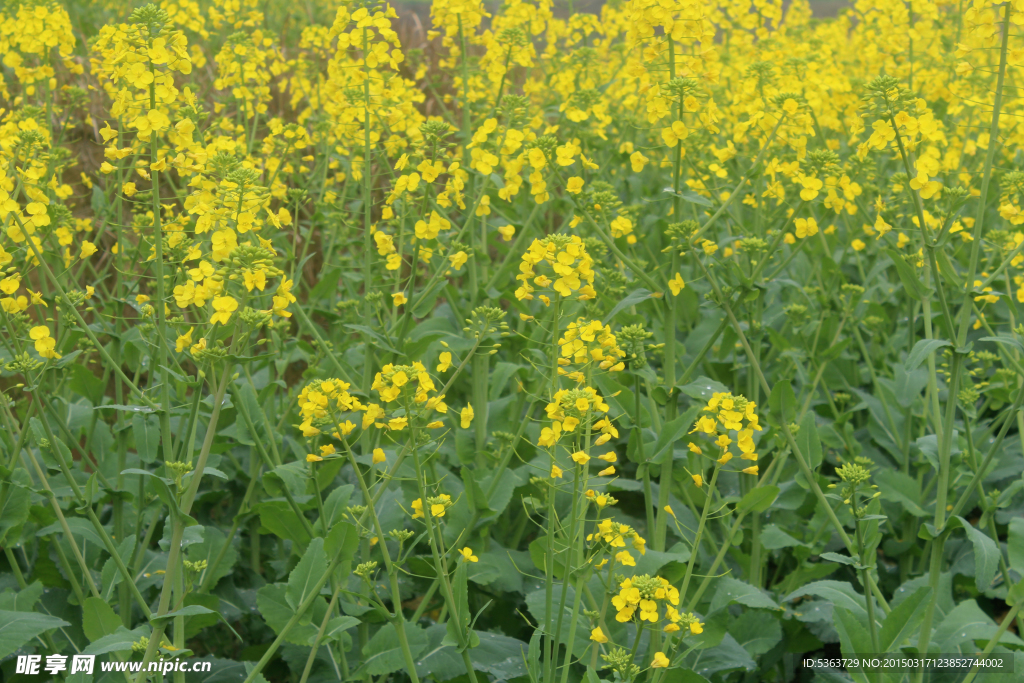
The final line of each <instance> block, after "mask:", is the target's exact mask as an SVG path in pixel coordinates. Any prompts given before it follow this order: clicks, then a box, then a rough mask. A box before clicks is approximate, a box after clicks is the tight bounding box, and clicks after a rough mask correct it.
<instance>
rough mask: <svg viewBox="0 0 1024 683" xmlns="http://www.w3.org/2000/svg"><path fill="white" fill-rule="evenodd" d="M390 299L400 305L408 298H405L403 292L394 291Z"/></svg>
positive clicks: (406, 301)
mask: <svg viewBox="0 0 1024 683" xmlns="http://www.w3.org/2000/svg"><path fill="white" fill-rule="evenodd" d="M391 301H392V303H393V304H394V305H395V306H401V305H402V304H405V303H408V301H409V300H408V299H406V298H405V292H395V293H394V294H392V295H391Z"/></svg>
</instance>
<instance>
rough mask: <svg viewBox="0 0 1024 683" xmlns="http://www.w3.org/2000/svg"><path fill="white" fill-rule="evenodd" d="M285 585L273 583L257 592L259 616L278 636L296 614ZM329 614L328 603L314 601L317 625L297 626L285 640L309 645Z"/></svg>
mask: <svg viewBox="0 0 1024 683" xmlns="http://www.w3.org/2000/svg"><path fill="white" fill-rule="evenodd" d="M285 589H286V587H285V584H283V583H272V584H267V585H266V586H263V588H260V589H259V590H258V591H256V606H257V607H258V608H259V614H260V616H261V617H263V619H265V620H266V623H267V626H269V627H270V628H272V629H273V630H274V633H277V634H278V635H280V634H281V632H282V631H283V630H284V627H285V624H287V623H288V620H289V619H291V618H292V615H294V614H295V610H294V609H292V607H291V605H289V604H288V600H287V598H285ZM326 613H327V601H326V600H324V599H323V598H322V597H321V598H317V599H316V600H314V601H313V609H312V614H313V619H312V621H314V622H315V623H316V625H314V624H313V623H308V622H307V623H305V624H296V625H295V626H294V627H293V628H292V629H291V630H289V631H288V633H287V634H285V637H284V639H285V640H286V641H288V642H289V643H292V644H293V645H309V643H310V641H311V639H313V638H315V637H316V634H317V631H318V630H319V626H320V623H321V621H320V620H322V619H323V617H324V615H325V614H326Z"/></svg>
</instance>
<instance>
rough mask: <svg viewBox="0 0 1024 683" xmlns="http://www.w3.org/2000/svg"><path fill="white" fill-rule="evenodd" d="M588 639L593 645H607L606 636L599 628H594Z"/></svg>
mask: <svg viewBox="0 0 1024 683" xmlns="http://www.w3.org/2000/svg"><path fill="white" fill-rule="evenodd" d="M590 639H591V640H592V641H594V642H595V643H607V642H608V636H606V635H605V634H604V631H602V630H601V627H600V626H595V627H594V630H593V631H591V632H590Z"/></svg>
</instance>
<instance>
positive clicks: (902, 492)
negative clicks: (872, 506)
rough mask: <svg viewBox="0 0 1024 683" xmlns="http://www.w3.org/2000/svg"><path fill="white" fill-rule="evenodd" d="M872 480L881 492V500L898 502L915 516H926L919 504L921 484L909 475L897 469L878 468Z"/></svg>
mask: <svg viewBox="0 0 1024 683" xmlns="http://www.w3.org/2000/svg"><path fill="white" fill-rule="evenodd" d="M873 481H874V482H875V484H877V485H878V490H879V491H881V493H882V496H881V497H882V500H885V501H889V502H890V503H897V504H899V505H900V506H901V507H902V508H903V509H904V510H906V511H907V512H909V513H910V514H912V515H913V516H915V517H927V516H928V513H927V512H926V511H925V510H924V508H922V507H921V505H920V500H921V484H920V483H919V482H918V481H917V480H916V479H914V478H913V477H911V476H910V475H908V474H905V473H903V472H900V471H899V470H894V469H885V468H880V469H879V470H877V471H876V472H875V475H874V478H873Z"/></svg>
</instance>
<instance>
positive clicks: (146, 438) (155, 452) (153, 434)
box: [132, 413, 160, 463]
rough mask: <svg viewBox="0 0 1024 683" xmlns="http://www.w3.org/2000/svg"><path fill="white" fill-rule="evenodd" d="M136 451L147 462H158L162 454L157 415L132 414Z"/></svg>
mask: <svg viewBox="0 0 1024 683" xmlns="http://www.w3.org/2000/svg"><path fill="white" fill-rule="evenodd" d="M132 435H133V436H134V437H135V452H136V453H138V454H139V459H140V460H142V462H145V463H152V462H156V461H157V458H158V456H159V455H160V421H159V419H158V418H157V417H156V415H143V414H139V413H136V414H135V415H132Z"/></svg>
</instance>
